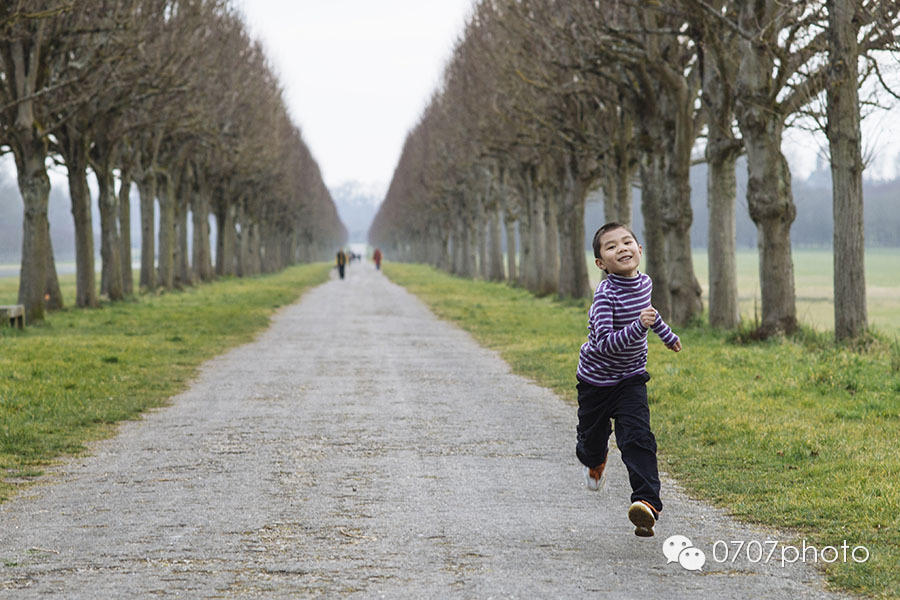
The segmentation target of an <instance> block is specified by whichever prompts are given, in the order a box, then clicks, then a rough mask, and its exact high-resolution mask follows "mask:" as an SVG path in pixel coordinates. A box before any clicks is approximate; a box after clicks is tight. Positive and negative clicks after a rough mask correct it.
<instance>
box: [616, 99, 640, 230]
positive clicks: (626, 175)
mask: <svg viewBox="0 0 900 600" xmlns="http://www.w3.org/2000/svg"><path fill="white" fill-rule="evenodd" d="M620 112H621V114H620V117H619V118H620V123H619V126H618V127H617V128H616V146H615V157H616V219H618V222H619V223H621V224H622V225H625V226H627V227H631V222H632V218H631V211H632V204H633V200H634V195H633V194H632V193H631V182H632V180H633V179H634V174H635V171H637V168H638V161H637V159H636V158H635V156H634V154H635V148H634V117H633V115H632V114H631V112H630V111H627V110H621V111H620Z"/></svg>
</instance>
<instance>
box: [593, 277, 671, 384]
mask: <svg viewBox="0 0 900 600" xmlns="http://www.w3.org/2000/svg"><path fill="white" fill-rule="evenodd" d="M652 290H653V282H652V281H651V280H650V277H649V276H648V275H646V274H644V273H638V275H637V277H622V276H621V275H615V274H612V273H611V274H609V275H608V276H607V277H606V279H604V280H603V281H601V282H600V285H598V286H597V291H596V292H595V293H594V302H593V304H591V310H590V312H589V313H588V340H587V342H585V343H584V345H582V346H581V354H580V356H579V360H578V379H579V380H580V381H584V382H585V383H590V384H591V385H597V386H610V385H615V384H617V383H618V382H619V381H621V380H622V379H625V378H626V377H631V376H632V375H637V374H639V373H643V372H644V371H645V370H646V368H647V328H646V327H644V324H643V323H641V319H640V314H641V310H643V309H645V308H647V307H648V306H650V292H651V291H652ZM651 329H652V330H653V331H655V332H656V335H658V336H659V337H660V339H661V340H662V341H663V343H664V344H665V345H666V346H668V347H671V346H672V345H673V344H674V343H675V342H677V341H678V336H677V335H675V333H674V332H673V331H672V330H671V329H670V328H669V326H668V325H666V324H665V322H664V321H663V320H662V317H661V316H659V315H657V317H656V322H655V323H654V324H653V326H652V327H651Z"/></svg>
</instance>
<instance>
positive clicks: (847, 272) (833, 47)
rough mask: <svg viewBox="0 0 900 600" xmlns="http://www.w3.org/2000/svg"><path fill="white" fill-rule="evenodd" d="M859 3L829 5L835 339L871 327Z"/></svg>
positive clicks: (833, 0)
mask: <svg viewBox="0 0 900 600" xmlns="http://www.w3.org/2000/svg"><path fill="white" fill-rule="evenodd" d="M858 5H859V2H858V0H828V1H827V2H826V6H827V7H828V19H829V28H828V43H829V56H828V62H829V65H830V70H831V75H832V78H833V79H832V81H831V85H829V86H828V91H827V98H828V108H827V114H828V125H827V127H826V133H827V134H828V142H829V145H830V148H831V180H832V199H833V205H834V252H833V253H834V335H835V338H836V339H837V340H846V339H852V338H856V337H859V336H860V335H862V334H863V333H865V332H866V330H867V328H868V314H867V310H866V265H865V231H864V228H863V188H862V170H863V163H862V149H861V145H860V144H861V135H860V129H859V92H858V90H857V79H858V73H857V66H856V63H857V57H858V56H859V47H858V44H857V41H856V38H857V34H858V29H859V25H858V23H859V21H858V20H856V19H854V17H856V16H857V15H856V11H857V9H858Z"/></svg>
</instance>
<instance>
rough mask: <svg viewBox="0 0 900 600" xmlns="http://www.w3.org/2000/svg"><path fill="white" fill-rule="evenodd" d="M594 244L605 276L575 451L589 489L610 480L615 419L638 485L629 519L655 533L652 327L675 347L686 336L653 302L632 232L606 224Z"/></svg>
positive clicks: (584, 349) (581, 364) (582, 386)
mask: <svg viewBox="0 0 900 600" xmlns="http://www.w3.org/2000/svg"><path fill="white" fill-rule="evenodd" d="M593 246H594V256H595V257H596V260H595V262H596V263H597V266H598V267H600V269H602V270H603V271H606V274H607V277H606V279H604V280H603V281H601V282H600V285H598V286H597V291H596V292H595V293H594V301H593V304H591V308H590V312H589V313H588V339H587V342H585V343H584V345H582V346H581V352H580V355H579V361H578V373H577V379H578V385H577V386H576V388H577V389H578V428H577V432H578V440H577V443H576V446H575V453H576V454H577V456H578V460H580V461H581V463H582V464H583V465H584V479H585V484H586V485H587V488H588V489H589V490H594V491H596V490H599V489H600V488H601V487H602V486H603V483H604V480H605V477H604V475H605V473H604V471H605V470H606V458H607V455H608V452H609V436H610V433H612V427H611V424H610V419H613V420H615V423H616V443H617V444H618V446H619V450H620V451H621V453H622V462H624V463H625V467H626V468H627V469H628V480H629V482H630V483H631V490H632V493H631V502H632V504H631V506H630V507H629V509H628V519H629V520H630V521H631V522H632V523H633V524H634V526H635V529H634V533H635V535H638V536H641V537H649V536H652V535H653V526H654V525H655V524H656V520H657V519H658V518H659V513H660V511H661V510H662V508H663V506H662V501H661V500H660V499H659V473H658V472H657V465H656V438H654V436H653V433H652V432H651V431H650V407H649V406H648V404H647V385H646V383H647V381H648V380H649V379H650V375H648V374H647V332H648V331H649V330H650V329H652V330H653V331H654V332H655V333H656V335H658V336H659V337H660V339H662V341H663V343H664V344H665V345H666V347H667V348H669V349H670V350H673V351H675V352H679V351H680V350H681V341H680V340H679V339H678V336H677V335H675V333H674V332H673V331H672V330H671V329H669V326H668V325H666V324H665V322H663V320H662V317H661V316H660V315H659V313H657V312H656V309H654V308H653V306H651V305H650V292H651V290H652V289H653V282H652V281H651V280H650V277H649V276H647V275H646V274H645V273H641V272H640V271H638V266H639V265H640V263H641V252H642V250H643V249H642V248H641V245H640V244H638V242H637V238H636V237H635V235H634V233H633V232H632V231H631V230H630V229H629V228H627V227H625V226H624V225H620V224H619V223H607V224H606V225H604V226H603V227H601V228H600V229H598V230H597V233H595V234H594V243H593Z"/></svg>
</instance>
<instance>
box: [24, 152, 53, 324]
mask: <svg viewBox="0 0 900 600" xmlns="http://www.w3.org/2000/svg"><path fill="white" fill-rule="evenodd" d="M44 158H45V156H44V144H43V140H41V139H39V138H34V139H33V140H30V142H29V143H28V144H27V145H25V146H23V148H22V151H21V152H17V153H16V168H17V170H18V183H19V192H20V193H21V195H22V202H23V203H24V205H25V210H24V215H23V220H22V266H21V270H20V271H19V300H18V302H19V304H23V305H25V319H26V321H29V322H34V321H39V320H42V319H43V318H44V310H45V306H46V305H45V301H44V293H45V288H46V287H47V270H48V269H47V267H48V264H49V261H50V260H51V257H50V222H49V221H48V220H47V206H48V204H49V199H50V178H49V177H48V176H47V170H46V167H45V166H44Z"/></svg>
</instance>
